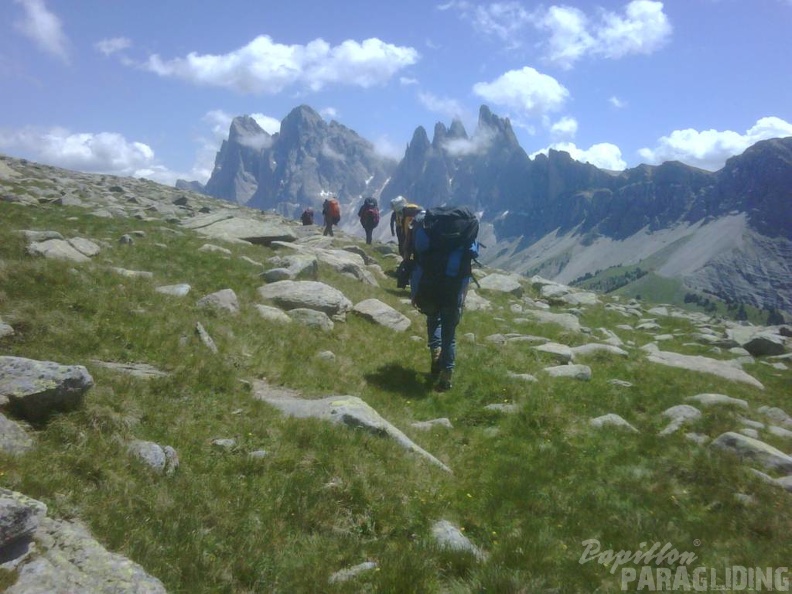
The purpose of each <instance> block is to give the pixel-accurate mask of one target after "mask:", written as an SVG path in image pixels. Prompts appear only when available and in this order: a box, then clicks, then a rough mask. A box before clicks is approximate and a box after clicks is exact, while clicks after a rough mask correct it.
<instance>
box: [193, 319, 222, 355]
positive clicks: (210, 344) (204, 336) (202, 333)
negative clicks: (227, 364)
mask: <svg viewBox="0 0 792 594" xmlns="http://www.w3.org/2000/svg"><path fill="white" fill-rule="evenodd" d="M195 331H196V332H197V333H198V338H200V340H201V342H202V343H203V344H204V346H205V347H206V348H208V349H209V350H210V351H212V352H213V353H214V354H215V355H216V354H217V353H218V352H219V350H218V348H217V345H216V344H215V341H214V340H212V337H211V336H209V333H208V332H207V331H206V328H204V327H203V324H201V322H196V323H195Z"/></svg>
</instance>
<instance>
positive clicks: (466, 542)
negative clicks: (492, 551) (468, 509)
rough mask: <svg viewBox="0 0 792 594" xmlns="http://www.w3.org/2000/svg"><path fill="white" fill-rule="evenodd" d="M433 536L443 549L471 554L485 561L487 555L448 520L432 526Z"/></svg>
mask: <svg viewBox="0 0 792 594" xmlns="http://www.w3.org/2000/svg"><path fill="white" fill-rule="evenodd" d="M432 535H433V536H434V538H435V541H436V542H437V545H438V546H439V547H440V548H441V549H445V550H449V551H456V552H460V553H469V554H471V555H473V556H474V557H475V558H476V559H478V560H479V561H484V560H486V558H487V554H486V553H484V552H483V551H482V550H481V549H479V548H478V547H477V546H476V545H474V544H473V543H472V542H470V539H469V538H468V537H467V536H465V535H464V534H463V533H462V531H461V530H460V529H459V528H457V527H456V526H454V525H453V524H452V523H451V522H449V521H448V520H439V521H437V522H435V523H434V525H433V526H432Z"/></svg>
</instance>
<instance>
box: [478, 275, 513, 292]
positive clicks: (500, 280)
mask: <svg viewBox="0 0 792 594" xmlns="http://www.w3.org/2000/svg"><path fill="white" fill-rule="evenodd" d="M479 289H480V290H482V291H493V292H496V293H509V294H511V295H514V296H515V297H521V296H522V294H523V286H522V284H520V277H519V276H517V275H516V274H509V275H506V274H497V273H493V274H488V275H487V276H485V277H484V278H482V279H481V280H479Z"/></svg>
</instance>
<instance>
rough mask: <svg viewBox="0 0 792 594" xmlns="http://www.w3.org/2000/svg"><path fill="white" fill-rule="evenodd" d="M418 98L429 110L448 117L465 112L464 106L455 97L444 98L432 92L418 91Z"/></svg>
mask: <svg viewBox="0 0 792 594" xmlns="http://www.w3.org/2000/svg"><path fill="white" fill-rule="evenodd" d="M418 100H419V101H420V102H421V104H422V105H423V106H424V107H425V108H426V109H428V110H429V111H432V112H434V113H439V114H442V115H444V116H446V117H448V118H461V117H462V115H463V114H464V113H465V108H464V107H462V105H461V104H460V103H459V102H458V101H456V100H455V99H444V98H441V97H437V96H436V95H433V94H432V93H426V92H421V93H418Z"/></svg>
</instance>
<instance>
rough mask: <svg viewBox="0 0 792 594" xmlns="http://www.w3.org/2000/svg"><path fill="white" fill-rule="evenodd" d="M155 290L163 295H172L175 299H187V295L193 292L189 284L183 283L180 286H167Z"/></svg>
mask: <svg viewBox="0 0 792 594" xmlns="http://www.w3.org/2000/svg"><path fill="white" fill-rule="evenodd" d="M154 290H155V291H156V292H157V293H162V294H163V295H172V296H173V297H186V296H187V294H188V293H189V292H190V291H191V290H192V287H191V286H190V285H188V284H187V283H181V284H178V285H165V286H162V287H157V288H156V289H154Z"/></svg>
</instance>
